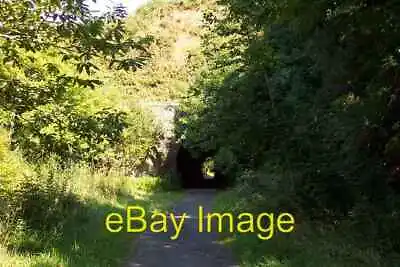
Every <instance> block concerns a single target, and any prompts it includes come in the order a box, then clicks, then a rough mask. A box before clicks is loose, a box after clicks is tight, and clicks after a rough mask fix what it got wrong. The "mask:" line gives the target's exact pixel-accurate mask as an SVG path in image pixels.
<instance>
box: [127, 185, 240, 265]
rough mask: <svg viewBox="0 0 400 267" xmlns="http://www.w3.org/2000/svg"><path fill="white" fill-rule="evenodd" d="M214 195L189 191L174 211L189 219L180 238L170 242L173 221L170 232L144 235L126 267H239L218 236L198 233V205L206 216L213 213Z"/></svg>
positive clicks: (211, 192)
mask: <svg viewBox="0 0 400 267" xmlns="http://www.w3.org/2000/svg"><path fill="white" fill-rule="evenodd" d="M215 194H216V191H214V190H188V191H187V192H186V196H185V197H184V198H183V200H182V201H180V202H179V203H178V204H177V205H176V206H175V208H174V209H173V211H172V212H173V213H174V214H175V215H178V216H179V215H181V214H183V213H185V212H186V213H187V214H188V216H190V218H186V220H185V221H184V225H183V230H182V232H181V233H180V235H179V238H178V239H177V240H171V239H170V237H171V236H173V235H174V233H175V230H174V228H173V226H172V222H171V221H168V223H169V227H168V228H169V229H170V231H169V232H168V233H151V232H146V233H143V234H141V235H140V237H139V238H138V239H137V242H138V243H137V244H136V253H135V255H133V257H132V260H130V261H129V263H128V265H127V267H239V265H237V264H235V263H234V260H233V255H232V253H231V251H230V250H229V249H228V248H227V247H225V246H223V245H221V244H218V242H217V240H218V234H217V233H215V232H212V233H199V232H198V216H197V213H198V206H203V207H204V211H205V214H206V213H207V212H210V211H211V206H212V201H213V197H214V196H215ZM177 220H178V222H179V220H180V219H177ZM214 229H215V228H214Z"/></svg>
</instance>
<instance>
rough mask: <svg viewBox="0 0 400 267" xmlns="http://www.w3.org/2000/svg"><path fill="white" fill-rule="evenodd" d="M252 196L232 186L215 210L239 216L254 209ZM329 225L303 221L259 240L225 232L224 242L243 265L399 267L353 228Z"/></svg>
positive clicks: (247, 235)
mask: <svg viewBox="0 0 400 267" xmlns="http://www.w3.org/2000/svg"><path fill="white" fill-rule="evenodd" d="M251 198H252V196H251V197H249V196H247V197H243V196H241V192H240V189H238V188H235V189H231V190H229V191H225V192H222V193H220V194H219V195H218V196H217V198H216V199H215V203H214V209H215V211H216V212H220V213H225V212H231V213H233V214H236V215H237V214H239V213H241V212H249V211H250V212H251V210H252V206H251V204H250V205H249V201H253V200H250V199H251ZM265 212H268V213H269V212H276V211H272V210H265ZM326 228H327V227H324V226H316V225H315V224H311V223H309V222H301V223H297V224H296V228H295V231H294V232H292V233H289V234H283V233H278V232H276V233H275V235H274V236H273V237H272V238H271V239H269V240H265V241H263V240H260V239H258V238H257V235H256V234H255V233H246V234H240V233H223V234H222V235H221V242H222V243H224V244H226V245H227V246H229V247H230V248H232V250H233V252H234V254H235V255H236V257H237V260H238V262H239V263H240V266H243V267H267V266H268V267H284V266H285V267H287V266H291V267H321V266H324V267H346V266H349V267H357V266H360V267H361V266H371V267H372V266H399V261H398V259H397V260H396V258H395V257H393V258H391V259H389V258H387V257H382V256H381V255H380V254H379V253H378V252H377V250H376V248H373V247H372V246H370V245H368V244H366V243H365V242H363V240H361V239H355V238H354V235H353V234H352V233H351V232H350V231H348V230H345V229H342V228H340V227H339V228H336V229H334V230H333V229H326Z"/></svg>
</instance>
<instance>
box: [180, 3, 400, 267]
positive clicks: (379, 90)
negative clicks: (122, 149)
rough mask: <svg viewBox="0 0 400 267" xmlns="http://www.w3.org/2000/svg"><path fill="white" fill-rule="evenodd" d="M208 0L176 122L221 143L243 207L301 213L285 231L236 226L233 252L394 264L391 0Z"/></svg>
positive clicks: (266, 262)
mask: <svg viewBox="0 0 400 267" xmlns="http://www.w3.org/2000/svg"><path fill="white" fill-rule="evenodd" d="M218 2H219V7H218V8H215V9H212V10H210V12H206V14H205V19H206V20H207V21H208V26H209V31H207V32H206V34H205V35H203V45H204V46H203V50H204V53H205V54H206V55H207V62H208V69H206V70H205V71H204V72H203V73H202V76H201V77H200V78H199V79H198V80H197V81H196V83H195V84H194V85H193V87H192V90H191V92H192V94H193V95H194V96H196V97H192V98H190V99H188V100H187V101H186V103H185V112H186V114H187V116H186V117H184V118H183V119H182V120H181V123H180V129H179V130H178V133H179V134H180V136H181V137H182V138H183V139H184V140H185V141H184V142H185V143H186V144H187V145H188V146H191V147H192V148H193V150H202V151H213V150H215V149H216V150H217V154H216V155H215V165H216V166H217V167H218V168H219V169H223V170H224V171H225V173H226V174H227V175H229V176H230V177H232V178H235V179H236V180H237V183H238V189H237V190H239V191H240V190H244V191H243V192H244V193H242V194H241V193H239V192H236V191H235V192H236V194H234V195H231V198H232V197H233V199H234V200H233V202H232V204H234V203H240V206H241V207H239V210H240V209H244V210H246V211H248V210H249V209H253V211H254V212H262V211H265V210H266V209H267V210H268V209H269V210H270V211H274V212H276V211H278V210H279V211H289V212H292V213H293V214H295V215H296V217H297V220H298V223H299V225H298V227H297V229H298V232H297V233H296V234H295V235H294V236H289V237H287V239H286V237H279V238H276V239H275V240H273V241H269V242H263V243H262V244H261V243H258V242H257V241H256V240H254V241H249V243H247V241H248V240H249V239H248V238H247V237H246V236H238V237H237V238H238V241H235V243H236V244H238V245H239V247H240V248H241V250H238V251H237V252H238V254H239V255H240V256H242V259H243V260H244V261H247V260H251V262H250V263H248V266H396V265H398V264H399V262H397V261H396V258H398V253H399V252H400V250H399V240H400V233H399V231H398V229H399V227H398V226H399V224H398V221H399V217H398V214H399V207H400V206H399V200H400V199H399V197H398V190H399V173H398V168H399V167H398V166H399V164H400V161H399V155H400V150H399V142H398V141H399V138H398V135H399V128H398V117H399V101H398V98H399V93H398V74H399V47H398V44H399V40H398V38H399V36H400V35H399V32H398V31H399V16H398V14H400V13H399V9H398V5H397V1H384V2H379V3H378V2H371V1H345V2H334V1H333V2H332V1H319V2H315V1H243V0H221V1H218ZM242 201H243V202H242ZM225 208H226V209H228V210H229V209H233V210H236V211H237V210H238V209H237V208H235V207H232V206H229V205H228V206H225ZM226 209H225V210H226ZM311 229H312V230H311ZM350 248H351V249H350ZM361 251H363V252H361ZM317 252H318V253H317ZM246 253H248V254H246ZM316 254H319V255H318V256H317V255H316ZM264 257H267V258H266V259H263V258H264ZM268 257H271V258H268Z"/></svg>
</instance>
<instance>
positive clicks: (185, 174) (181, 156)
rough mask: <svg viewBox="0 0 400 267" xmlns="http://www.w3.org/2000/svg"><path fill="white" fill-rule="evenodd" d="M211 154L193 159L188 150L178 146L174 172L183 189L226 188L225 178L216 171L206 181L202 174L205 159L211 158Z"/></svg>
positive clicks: (226, 180) (226, 181)
mask: <svg viewBox="0 0 400 267" xmlns="http://www.w3.org/2000/svg"><path fill="white" fill-rule="evenodd" d="M213 154H214V153H213V152H209V153H203V154H202V155H200V156H199V157H194V156H193V155H192V154H191V153H190V151H189V150H188V149H186V148H185V147H184V146H182V145H181V146H180V147H179V150H178V152H177V155H176V171H177V174H178V176H179V178H180V182H181V185H182V187H183V188H219V189H222V188H226V187H228V185H229V184H228V179H227V177H226V176H225V175H224V174H223V173H222V172H221V171H219V170H218V169H215V170H214V171H215V175H214V177H213V178H212V179H207V178H206V175H205V173H203V163H204V162H205V161H206V160H207V158H209V157H211V156H213Z"/></svg>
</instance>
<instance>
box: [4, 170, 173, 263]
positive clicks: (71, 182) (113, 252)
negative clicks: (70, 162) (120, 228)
mask: <svg viewBox="0 0 400 267" xmlns="http://www.w3.org/2000/svg"><path fill="white" fill-rule="evenodd" d="M35 169H36V174H37V176H36V177H35V178H32V179H31V180H29V182H28V181H23V182H22V183H21V186H19V187H16V188H15V189H13V190H14V193H16V195H17V196H18V197H19V198H18V199H17V200H16V201H15V202H13V201H9V203H11V204H14V205H16V206H17V211H16V213H15V214H14V216H13V217H12V218H10V219H9V220H8V222H6V221H5V220H2V221H0V224H1V225H2V229H3V231H2V232H1V235H2V237H3V238H2V243H1V245H0V266H4V267H6V266H10V267H11V266H120V265H122V264H123V262H124V260H125V259H126V257H127V256H129V254H130V253H131V251H132V248H133V247H134V246H133V243H132V242H133V239H134V238H135V237H136V235H132V234H127V233H121V234H111V233H109V232H107V231H106V228H105V225H104V221H105V217H106V215H107V214H109V213H110V212H119V213H121V214H124V213H125V211H124V209H125V207H126V206H127V205H129V204H135V205H140V206H142V207H144V208H145V209H146V210H148V211H151V210H155V209H165V208H167V207H168V205H169V204H171V203H172V201H173V200H175V199H176V198H177V197H179V193H168V192H164V191H162V184H163V183H162V179H161V178H159V177H143V178H131V177H126V176H122V175H119V174H118V173H108V174H107V175H106V174H103V173H100V172H96V171H93V170H92V169H90V168H88V167H86V166H84V165H82V166H79V165H76V166H74V167H72V168H70V169H67V170H62V169H60V168H59V167H58V166H57V165H56V164H54V163H48V164H44V165H41V166H39V167H38V168H35ZM32 181H35V182H36V183H33V182H32ZM37 183H39V184H40V189H38V188H39V187H35V186H34V184H37ZM24 187H27V190H25V191H24V190H20V188H24ZM56 188H57V190H56V191H58V192H57V193H54V190H55V189H56ZM28 189H29V190H28ZM47 189H49V191H47ZM2 200H6V199H5V197H4V196H3V199H2ZM23 205H24V206H23ZM28 207H29V209H34V210H36V212H35V213H29V212H27V211H26V209H27V208H28ZM61 207H62V208H61ZM3 218H4V216H3V217H2V219H3Z"/></svg>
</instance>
